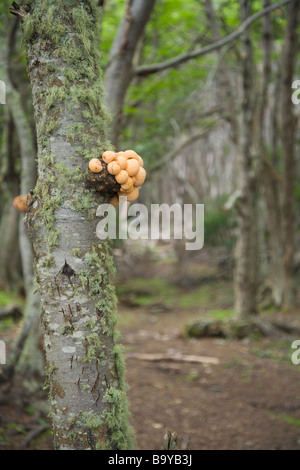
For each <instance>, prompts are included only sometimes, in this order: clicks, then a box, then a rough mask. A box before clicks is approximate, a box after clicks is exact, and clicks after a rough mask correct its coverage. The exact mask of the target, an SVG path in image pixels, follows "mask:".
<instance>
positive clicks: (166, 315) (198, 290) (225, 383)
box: [0, 260, 300, 450]
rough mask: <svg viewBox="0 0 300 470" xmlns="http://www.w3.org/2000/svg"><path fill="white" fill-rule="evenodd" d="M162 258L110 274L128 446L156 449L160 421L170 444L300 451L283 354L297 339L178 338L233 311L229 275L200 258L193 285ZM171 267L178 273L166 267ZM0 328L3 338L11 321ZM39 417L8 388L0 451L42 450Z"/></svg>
mask: <svg viewBox="0 0 300 470" xmlns="http://www.w3.org/2000/svg"><path fill="white" fill-rule="evenodd" d="M165 261H166V260H165ZM154 264H155V263H154ZM171 265H172V263H171V262H170V263H168V262H165V263H164V264H163V265H162V264H159V265H158V264H156V265H155V266H154V267H153V266H152V267H151V268H149V266H148V271H147V272H148V277H145V276H143V273H142V272H140V273H136V274H137V275H136V277H134V278H128V277H127V276H123V273H122V272H121V273H120V279H119V281H118V295H119V324H118V329H119V330H120V331H121V334H122V339H121V342H122V344H123V345H124V347H125V357H126V363H127V383H128V385H129V387H130V388H129V391H128V397H129V401H130V409H131V413H132V418H131V422H132V425H133V427H134V429H135V432H136V440H137V445H136V449H141V450H145V449H154V450H158V449H160V448H161V445H162V442H163V436H164V434H165V430H166V429H167V428H168V429H170V430H171V431H173V432H176V433H177V435H178V447H177V448H178V449H179V450H189V449H199V450H201V449H253V450H257V449H295V450H296V449H300V387H299V385H300V374H299V372H300V365H294V364H293V363H292V361H291V355H292V353H293V349H291V344H292V342H293V341H294V340H295V339H300V338H296V337H292V336H291V337H285V338H282V339H276V340H274V339H266V338H262V337H260V336H256V337H251V338H247V339H244V340H232V339H230V340H229V339H222V338H204V339H192V338H187V337H186V336H185V334H184V331H185V326H186V324H187V323H188V322H189V321H190V320H192V319H195V318H208V317H209V318H211V317H214V318H227V317H229V316H231V315H232V314H233V310H232V283H231V281H230V280H229V279H226V276H225V277H222V276H221V277H219V278H218V277H217V278H216V277H214V276H213V275H212V270H213V266H212V265H210V268H209V269H210V276H209V279H208V278H207V271H205V270H203V269H202V271H201V273H202V274H203V273H204V272H205V273H206V274H205V276H204V278H203V275H201V276H202V277H201V276H200V277H199V273H198V274H197V276H198V277H197V276H196V277H197V282H194V283H192V282H191V277H190V273H189V274H188V275H187V273H185V275H183V274H182V273H181V274H179V279H180V283H179V284H180V285H179V284H178V282H177V284H176V280H175V281H174V279H173V278H171V277H170V272H169V271H168V270H169V269H171V268H170V266H171ZM207 266H208V265H207ZM190 268H191V265H189V269H190ZM144 269H145V264H144ZM125 271H126V270H125ZM172 272H173V273H176V275H177V274H178V272H177V271H176V270H174V266H173V267H172ZM158 274H159V276H158ZM193 274H194V277H193V279H195V271H193ZM185 278H186V279H187V282H185V281H184V279H185ZM299 313H300V312H299V310H298V311H297V310H295V311H293V312H284V313H282V312H281V313H276V312H274V311H273V310H272V309H266V310H264V313H263V314H262V316H263V317H264V318H270V317H272V319H274V318H277V319H283V318H284V319H285V321H287V322H289V321H290V322H293V323H295V322H296V324H297V323H298V322H299V317H300V316H299ZM298 324H299V323H298ZM0 328H1V329H0V333H1V337H3V336H5V334H6V335H9V334H10V333H11V331H12V330H13V329H14V328H16V326H15V323H10V324H8V325H6V326H2V327H1V326H0ZM142 354H143V355H145V354H146V355H151V356H146V357H145V356H142ZM157 354H160V355H162V356H161V357H157V356H154V355H157ZM178 354H181V355H188V356H191V355H195V356H205V357H214V358H216V362H218V363H216V364H215V363H208V364H205V363H203V364H201V363H195V362H189V361H188V362H185V361H182V360H177V359H175V358H176V357H178ZM164 356H165V357H164ZM170 356H171V357H173V360H170V359H169V357H170ZM158 359H159V360H158ZM47 425H50V423H49V419H48V418H47V416H46V415H44V414H43V413H41V412H39V411H37V410H36V409H35V408H34V406H32V405H31V403H30V402H26V403H24V400H23V392H22V389H19V390H18V391H15V392H14V393H13V394H12V395H11V396H8V397H7V400H5V401H4V402H3V403H1V404H0V450H5V449H20V448H24V447H25V448H26V449H30V450H37V449H42V450H45V449H51V448H52V442H51V432H50V430H45V427H46V426H47ZM39 430H40V431H42V430H44V431H43V432H41V433H38V435H37V437H36V438H34V437H33V438H32V439H29V437H30V433H31V432H32V431H33V432H34V431H39Z"/></svg>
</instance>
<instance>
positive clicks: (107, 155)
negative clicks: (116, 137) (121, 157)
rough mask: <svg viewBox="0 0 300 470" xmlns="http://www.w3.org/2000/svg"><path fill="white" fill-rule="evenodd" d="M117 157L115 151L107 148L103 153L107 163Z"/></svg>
mask: <svg viewBox="0 0 300 470" xmlns="http://www.w3.org/2000/svg"><path fill="white" fill-rule="evenodd" d="M115 158H116V154H115V152H112V151H111V150H106V151H105V152H104V153H103V154H102V159H103V161H104V162H105V163H107V164H109V163H110V162H112V161H113V160H114V159H115Z"/></svg>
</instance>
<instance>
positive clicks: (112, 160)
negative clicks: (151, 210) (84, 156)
mask: <svg viewBox="0 0 300 470" xmlns="http://www.w3.org/2000/svg"><path fill="white" fill-rule="evenodd" d="M102 160H103V162H105V163H106V165H107V171H108V173H110V174H111V175H113V176H114V177H115V179H116V181H117V183H118V184H119V185H120V189H119V191H118V193H116V194H115V195H114V196H113V197H112V198H111V199H110V203H111V204H112V205H113V206H118V205H119V197H120V196H126V197H127V200H128V201H129V202H132V201H135V200H136V199H137V198H138V197H139V187H140V186H142V184H143V183H144V181H145V178H146V171H145V169H144V162H143V159H142V158H141V157H140V156H139V155H138V154H137V153H136V152H134V150H125V151H124V152H113V151H111V150H107V151H105V152H104V153H103V154H102ZM89 169H90V170H91V171H92V172H93V173H99V172H101V171H102V163H101V161H100V159H97V158H93V159H92V160H90V162H89Z"/></svg>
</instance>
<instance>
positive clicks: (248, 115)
mask: <svg viewBox="0 0 300 470" xmlns="http://www.w3.org/2000/svg"><path fill="white" fill-rule="evenodd" d="M241 13H242V19H243V20H244V21H246V19H247V17H249V16H250V13H251V2H250V1H249V0H242V2H241ZM242 60H243V97H242V110H241V114H242V117H241V148H240V162H239V163H240V165H239V171H240V188H239V190H240V194H241V195H240V198H239V201H238V204H237V208H238V225H239V237H238V241H237V246H236V267H235V311H236V316H237V318H239V319H241V320H246V319H249V317H251V315H254V314H255V313H256V291H257V283H258V278H259V269H258V246H257V178H256V172H255V160H254V156H253V147H252V142H253V116H254V115H253V109H254V108H253V100H254V96H253V95H254V89H253V67H254V63H253V58H252V46H251V35H250V31H249V29H247V30H246V32H245V33H244V35H243V56H242Z"/></svg>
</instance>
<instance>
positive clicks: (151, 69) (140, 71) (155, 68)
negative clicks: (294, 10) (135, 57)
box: [134, 0, 290, 76]
mask: <svg viewBox="0 0 300 470" xmlns="http://www.w3.org/2000/svg"><path fill="white" fill-rule="evenodd" d="M289 2H290V0H283V1H281V2H278V3H274V4H272V5H270V6H268V7H267V8H264V9H263V10H261V11H259V12H257V13H255V14H254V15H251V16H249V18H247V19H246V20H245V21H243V23H242V24H241V25H240V27H239V28H238V29H237V30H236V31H234V32H233V33H230V34H229V35H228V36H226V37H225V38H222V39H220V40H218V41H215V42H213V43H212V44H209V45H208V46H205V47H203V48H201V49H197V50H195V51H193V52H188V53H187V54H180V55H178V56H176V57H173V59H169V60H166V61H165V62H162V63H160V64H152V65H142V66H140V67H137V68H136V69H135V71H134V73H135V75H139V76H145V75H150V74H152V73H157V72H162V71H163V70H166V69H169V68H172V67H176V66H177V65H180V64H182V63H184V62H187V61H188V60H191V59H195V58H196V57H200V56H203V55H205V54H209V53H210V52H214V51H216V50H218V49H220V48H221V47H224V46H226V44H228V43H230V42H232V41H234V40H235V39H237V38H238V37H239V36H240V35H241V34H243V33H244V32H245V31H246V30H247V29H248V28H249V26H250V25H251V24H252V23H254V21H256V20H257V19H258V18H261V17H262V16H264V15H265V14H267V13H270V12H271V11H273V10H275V9H276V8H280V7H282V6H284V5H286V4H287V3H289Z"/></svg>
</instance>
